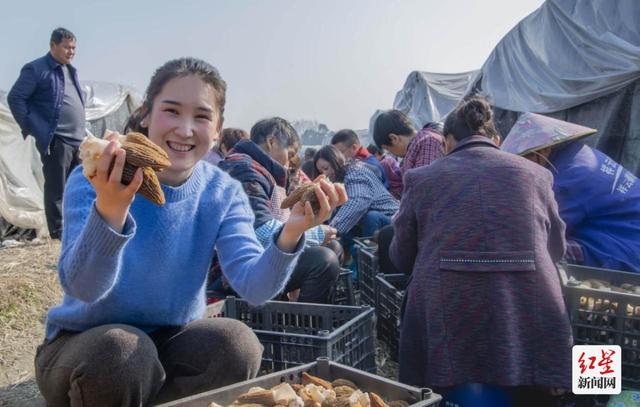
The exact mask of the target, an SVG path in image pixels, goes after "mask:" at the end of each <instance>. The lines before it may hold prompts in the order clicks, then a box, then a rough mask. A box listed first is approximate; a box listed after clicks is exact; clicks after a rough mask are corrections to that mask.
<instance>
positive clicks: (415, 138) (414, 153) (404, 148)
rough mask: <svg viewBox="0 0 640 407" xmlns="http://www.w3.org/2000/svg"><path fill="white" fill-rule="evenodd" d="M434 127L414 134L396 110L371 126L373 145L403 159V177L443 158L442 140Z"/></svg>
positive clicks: (406, 121) (404, 117)
mask: <svg viewBox="0 0 640 407" xmlns="http://www.w3.org/2000/svg"><path fill="white" fill-rule="evenodd" d="M437 129H438V125H437V124H436V123H427V125H425V126H424V128H423V129H422V130H420V131H419V132H416V130H415V129H414V128H413V125H412V124H411V120H409V118H408V117H407V116H406V115H405V114H404V113H402V112H401V111H399V110H387V111H386V112H383V113H382V114H380V116H378V118H377V119H376V121H375V124H374V125H373V141H375V143H376V145H377V146H378V148H384V149H385V150H387V151H388V152H390V153H391V154H393V155H395V156H396V157H403V159H402V162H401V163H400V170H401V171H402V176H403V177H404V176H405V174H406V173H407V171H409V170H410V169H412V168H418V167H423V166H425V165H429V164H431V163H432V162H433V161H435V160H437V159H438V158H440V157H442V156H444V138H443V137H442V135H441V134H440V133H439V132H438V130H437Z"/></svg>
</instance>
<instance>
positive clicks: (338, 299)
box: [333, 269, 356, 305]
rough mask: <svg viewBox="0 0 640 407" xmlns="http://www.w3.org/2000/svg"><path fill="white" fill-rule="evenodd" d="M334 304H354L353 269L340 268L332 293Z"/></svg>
mask: <svg viewBox="0 0 640 407" xmlns="http://www.w3.org/2000/svg"><path fill="white" fill-rule="evenodd" d="M333 304H335V305H355V304H356V299H355V292H354V290H353V271H351V270H348V269H341V270H340V274H339V275H338V282H337V284H336V290H335V292H334V294H333Z"/></svg>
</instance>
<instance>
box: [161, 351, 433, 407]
mask: <svg viewBox="0 0 640 407" xmlns="http://www.w3.org/2000/svg"><path fill="white" fill-rule="evenodd" d="M302 372H308V373H309V374H312V375H314V376H318V377H320V378H322V379H324V380H328V381H333V380H335V379H347V380H351V381H352V382H354V383H355V384H356V385H357V386H358V387H359V388H360V389H361V390H362V391H373V392H376V394H378V395H379V396H380V397H382V398H383V399H385V400H386V401H387V402H390V401H396V400H402V401H404V402H406V403H407V404H408V405H409V407H427V406H430V407H436V406H438V405H439V404H440V401H441V400H442V397H440V395H439V394H436V393H433V392H432V391H431V389H426V388H423V389H420V388H417V387H413V386H408V385H406V384H402V383H399V382H394V381H392V380H389V379H385V378H384V377H380V376H376V375H373V374H370V373H365V372H362V371H359V370H356V369H353V368H350V367H348V366H344V365H341V364H339V363H334V362H330V361H329V360H328V359H326V358H319V359H318V360H317V361H316V362H313V363H309V364H306V365H303V366H299V367H295V368H291V369H288V370H284V371H281V372H275V373H271V374H268V375H266V376H261V377H257V378H255V379H252V380H247V381H245V382H241V383H236V384H232V385H230V386H226V387H223V388H220V389H216V390H211V391H208V392H205V393H200V394H196V395H194V396H190V397H185V398H183V399H180V400H175V401H172V402H169V403H166V404H162V405H160V406H158V407H169V406H181V407H208V406H209V405H211V403H213V402H215V403H217V404H219V405H221V406H228V405H230V404H231V403H233V402H234V401H235V400H236V399H237V398H238V397H239V396H240V395H241V394H244V393H246V392H247V391H249V389H250V388H252V387H262V388H265V389H269V388H271V387H273V386H276V385H278V384H280V383H283V382H287V383H300V380H301V376H302Z"/></svg>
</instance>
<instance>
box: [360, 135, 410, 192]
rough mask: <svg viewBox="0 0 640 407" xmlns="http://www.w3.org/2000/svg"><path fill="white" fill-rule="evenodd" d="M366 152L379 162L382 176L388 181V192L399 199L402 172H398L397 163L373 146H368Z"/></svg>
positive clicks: (398, 166)
mask: <svg viewBox="0 0 640 407" xmlns="http://www.w3.org/2000/svg"><path fill="white" fill-rule="evenodd" d="M367 151H369V153H370V154H371V155H372V156H374V157H375V158H376V159H377V160H378V161H379V162H380V164H381V165H382V168H384V174H385V175H386V176H387V180H389V192H391V195H393V197H394V198H396V199H400V195H401V194H402V172H401V171H400V165H398V161H397V160H396V159H395V158H394V157H392V156H390V155H389V154H385V152H384V150H383V149H381V148H378V147H377V146H376V145H375V144H369V146H367Z"/></svg>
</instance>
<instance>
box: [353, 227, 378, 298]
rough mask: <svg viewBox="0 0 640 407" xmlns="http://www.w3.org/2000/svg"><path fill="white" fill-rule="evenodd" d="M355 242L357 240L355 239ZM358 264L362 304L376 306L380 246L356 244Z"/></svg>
mask: <svg viewBox="0 0 640 407" xmlns="http://www.w3.org/2000/svg"><path fill="white" fill-rule="evenodd" d="M354 241H355V239H354ZM356 253H357V256H356V257H357V262H358V276H357V281H358V290H359V291H360V304H362V305H371V306H375V304H376V275H377V274H378V272H379V265H378V246H377V245H374V246H371V245H370V246H365V245H360V244H356Z"/></svg>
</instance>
